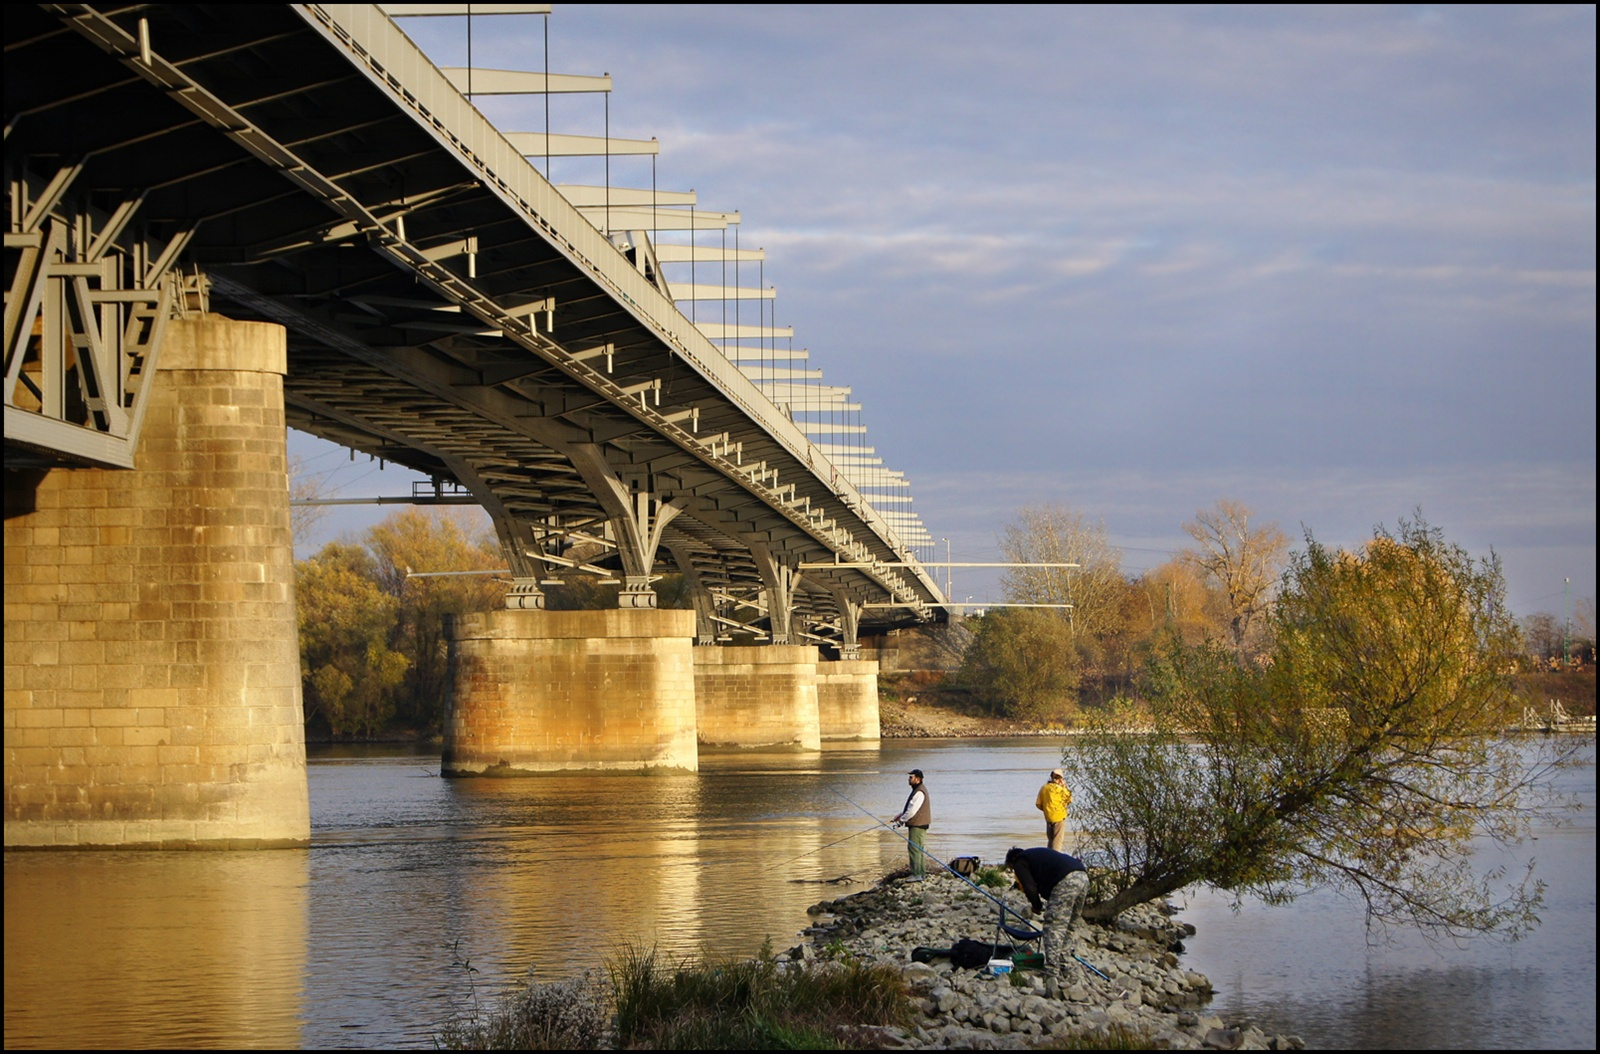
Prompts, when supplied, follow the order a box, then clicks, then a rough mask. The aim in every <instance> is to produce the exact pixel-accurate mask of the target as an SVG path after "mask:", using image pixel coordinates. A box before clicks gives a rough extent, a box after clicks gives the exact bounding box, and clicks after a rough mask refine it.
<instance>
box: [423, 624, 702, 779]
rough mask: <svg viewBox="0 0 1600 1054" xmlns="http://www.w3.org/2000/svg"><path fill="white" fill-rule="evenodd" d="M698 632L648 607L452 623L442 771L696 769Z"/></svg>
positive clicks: (512, 772)
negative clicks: (695, 661) (695, 656)
mask: <svg viewBox="0 0 1600 1054" xmlns="http://www.w3.org/2000/svg"><path fill="white" fill-rule="evenodd" d="M694 633H695V627H694V612H692V611H672V610H658V609H650V608H638V609H628V610H623V609H615V610H611V611H536V610H527V611H494V612H488V613H484V614H473V615H462V616H460V617H458V618H456V619H454V620H453V622H452V624H451V625H450V626H449V627H447V629H446V637H447V639H448V641H449V648H450V674H451V697H450V704H449V711H448V713H447V714H446V716H445V742H444V757H443V764H442V770H443V773H444V775H446V776H521V775H530V774H534V773H540V772H558V771H565V770H571V769H600V770H613V771H615V770H629V769H636V770H645V769H681V770H686V771H691V772H692V771H695V770H696V769H698V768H699V758H698V754H697V752H696V748H695V675H694V661H693V659H692V658H691V652H693V651H695V650H696V649H695V648H694V646H693V645H694ZM702 650H703V649H702Z"/></svg>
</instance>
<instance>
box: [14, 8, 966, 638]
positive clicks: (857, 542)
mask: <svg viewBox="0 0 1600 1054" xmlns="http://www.w3.org/2000/svg"><path fill="white" fill-rule="evenodd" d="M328 10H338V9H336V8H331V7H330V8H328ZM141 19H144V20H146V25H147V29H148V37H149V40H150V42H151V49H152V51H153V53H154V55H155V59H154V61H153V62H152V63H150V64H149V65H143V64H142V60H141V59H140V57H139V55H138V40H139V32H140V27H139V22H140V20H141ZM7 37H8V47H7V61H6V70H5V76H6V108H7V121H8V129H9V131H8V137H7V143H6V164H7V167H8V169H10V170H11V174H12V178H13V179H14V180H15V179H17V178H19V176H20V177H21V178H25V179H26V180H27V181H28V182H29V184H30V185H40V186H42V185H43V184H44V183H46V182H47V181H48V180H49V178H50V177H51V175H52V173H53V172H55V171H57V170H58V169H59V168H60V167H61V166H63V165H65V164H68V163H78V162H81V164H82V168H81V171H79V172H78V174H77V175H76V177H75V178H74V179H73V182H72V186H71V188H70V195H69V197H70V200H73V201H76V202H78V203H79V205H80V207H81V208H83V209H86V210H89V211H90V212H91V213H93V214H96V215H100V214H106V213H109V212H110V211H112V210H114V209H115V208H116V207H117V206H118V205H119V204H121V203H123V202H126V201H131V200H134V199H138V206H137V209H138V211H137V221H136V226H137V228H138V229H139V231H140V232H141V234H142V235H144V236H149V235H150V234H151V233H155V234H157V235H159V236H178V235H180V234H182V233H183V232H186V231H192V232H193V237H192V240H191V241H190V242H189V243H188V247H187V249H186V251H185V253H184V255H183V257H182V260H181V262H182V264H183V265H184V266H185V267H187V268H191V269H192V268H198V269H200V270H202V271H203V272H205V273H206V274H207V275H208V276H209V277H210V278H211V281H212V307H213V309H214V310H219V311H221V312H222V313H224V314H226V315H229V316H230V317H234V318H240V319H260V320H268V321H275V322H278V323H281V324H283V325H284V326H285V327H286V328H287V330H288V339H289V374H288V378H287V382H286V400H287V402H288V404H289V419H290V423H291V424H293V425H294V426H295V427H298V428H301V429H304V430H306V431H308V432H311V433H314V434H317V435H321V436H324V437H326V438H329V439H332V440H334V441H336V442H340V443H343V444H346V445H349V446H351V447H353V448H356V449H360V450H363V451H366V452H369V453H372V454H375V455H378V456H381V457H383V458H385V459H388V460H391V461H394V462H396V463H399V464H402V465H405V466H408V467H410V468H413V469H416V470H417V471H420V472H423V473H426V474H429V475H431V476H434V477H437V478H441V479H447V480H456V481H458V482H461V483H463V484H464V485H468V486H472V487H473V488H474V490H475V493H478V494H480V496H481V497H484V498H485V499H487V500H489V501H490V502H491V503H497V504H498V507H499V508H500V509H501V510H503V512H504V513H505V514H507V515H509V516H511V517H513V518H515V519H516V520H518V521H519V522H521V523H523V524H525V525H527V526H528V527H529V529H530V530H531V531H532V533H533V535H534V536H535V537H544V538H547V539H549V540H550V541H549V542H548V544H550V545H551V546H552V547H553V548H554V549H555V550H559V548H560V545H561V544H562V543H561V541H560V539H561V538H563V537H566V536H567V534H568V532H579V533H591V534H592V533H593V532H595V530H596V529H597V527H596V525H599V524H603V523H604V522H605V521H606V520H607V518H608V507H607V505H606V503H605V502H604V501H603V500H602V495H600V494H598V493H596V488H595V487H594V485H593V478H592V472H591V473H590V475H589V477H587V478H586V476H585V474H584V473H583V472H581V471H580V469H579V466H578V465H577V464H576V463H575V461H574V456H573V452H574V451H579V450H584V451H593V452H597V454H598V456H599V458H600V459H601V460H602V462H603V464H604V466H605V467H606V469H607V470H608V471H609V472H610V473H611V474H612V476H613V477H615V478H616V479H618V480H621V481H622V482H623V483H625V484H626V485H628V486H632V487H637V488H640V489H643V490H647V491H648V492H649V493H651V494H652V495H654V496H656V497H659V498H663V499H664V500H670V501H671V502H672V503H673V504H674V506H675V507H677V508H680V509H681V510H682V511H681V513H679V514H678V515H677V517H676V519H673V520H671V522H670V524H669V525H668V527H667V530H666V533H665V537H664V539H663V545H662V547H661V554H660V561H661V564H663V565H668V566H670V565H671V564H672V563H673V562H674V557H673V555H672V554H673V553H676V554H678V555H679V556H680V557H682V558H683V559H685V560H686V561H687V562H690V563H692V564H693V565H694V568H695V570H696V571H698V573H699V575H700V577H701V579H702V581H703V582H705V583H706V584H707V585H710V586H712V587H727V588H749V589H753V588H754V587H756V586H758V585H759V584H760V582H761V576H760V573H759V571H758V569H757V566H756V562H755V560H754V559H753V558H752V556H751V549H750V546H751V545H752V544H754V545H756V546H758V547H762V548H765V549H767V550H768V551H770V552H772V553H774V554H776V555H777V556H778V557H779V558H780V559H781V560H783V561H784V562H786V563H788V564H790V565H794V564H797V563H799V562H820V561H829V560H834V559H836V558H840V557H842V558H843V559H845V560H849V561H851V562H855V563H860V562H863V560H865V561H866V562H869V563H870V562H872V561H879V562H883V563H894V562H899V561H905V560H907V559H908V558H909V554H908V553H907V552H906V551H905V548H904V547H903V546H902V545H901V544H900V543H899V542H898V540H897V538H896V537H895V536H894V535H893V532H892V531H889V530H887V529H885V527H884V524H883V522H882V521H881V520H880V519H876V514H874V513H873V512H872V511H871V510H870V508H868V507H867V505H866V503H865V502H864V501H863V500H862V499H861V497H860V495H859V494H857V493H855V491H854V490H853V488H851V487H850V486H849V485H848V484H840V483H839V482H838V481H837V476H838V474H837V473H835V472H833V471H832V468H831V466H829V465H828V464H827V462H826V460H825V459H823V458H821V457H820V455H819V454H817V453H816V452H815V451H814V450H812V449H799V448H797V447H796V445H795V444H794V443H793V442H792V441H789V440H787V439H786V438H785V435H786V430H785V428H784V427H782V426H783V425H784V422H782V421H779V422H777V425H776V426H775V425H774V424H773V420H772V419H773V418H775V417H778V416H781V414H780V412H779V411H778V410H777V409H776V408H775V407H773V406H772V405H771V404H770V403H769V402H766V401H765V400H764V399H763V398H762V397H760V396H759V393H755V390H754V388H753V387H751V386H748V385H746V386H744V387H740V385H739V384H738V383H735V382H730V380H729V379H728V375H727V374H724V373H719V372H718V369H719V367H714V366H708V365H707V362H706V356H705V353H706V352H708V351H709V352H711V353H712V354H713V355H714V354H715V351H714V349H713V348H711V346H710V345H709V342H701V345H694V346H690V345H686V344H685V343H684V341H683V340H682V339H681V336H680V335H678V334H677V332H676V331H669V329H668V328H663V324H662V323H661V322H660V311H661V308H660V305H659V304H657V303H655V302H653V301H652V302H650V303H645V302H644V301H645V300H648V299H649V298H648V297H632V296H629V295H625V294H624V295H619V294H618V291H617V289H618V287H617V286H616V284H615V282H612V281H609V280H608V279H607V268H612V267H614V266H615V265H616V264H617V263H618V262H619V261H622V262H624V263H625V260H624V258H623V257H622V256H621V254H620V253H619V252H618V251H617V250H615V249H613V248H612V247H611V246H610V244H609V243H604V244H602V245H601V246H600V248H599V249H596V248H595V247H594V246H595V238H596V237H597V232H595V231H594V229H593V227H592V226H589V225H588V224H587V223H586V221H583V220H581V218H580V219H578V220H577V221H576V223H577V224H578V226H574V225H573V220H572V217H576V216H577V215H578V214H577V213H576V211H575V210H568V211H570V213H571V215H570V216H568V215H566V213H563V212H561V209H560V208H558V207H555V206H551V209H550V211H551V213H552V215H550V216H544V215H537V214H534V213H533V212H531V211H530V208H529V206H528V202H527V201H525V200H520V199H517V198H516V196H515V195H514V194H511V193H510V192H509V191H508V190H507V186H506V185H505V184H504V183H502V184H501V185H498V186H496V185H490V181H489V180H487V179H486V178H485V176H484V173H483V171H482V170H481V168H480V169H475V168H474V167H473V165H472V164H471V163H470V160H471V159H470V158H468V157H466V156H465V152H464V150H463V149H462V148H461V147H460V146H459V145H455V146H452V145H451V144H450V143H449V142H445V141H443V139H445V138H447V136H446V133H447V132H448V131H449V129H448V128H445V127H444V126H442V125H441V124H440V123H439V122H434V123H433V124H429V123H428V121H427V120H426V114H421V115H419V113H418V112H417V111H415V110H407V109H406V108H405V107H404V106H403V105H397V103H396V99H395V93H394V91H392V90H390V88H388V87H386V86H385V84H384V82H383V76H384V75H383V74H382V72H381V71H379V72H374V69H373V68H372V65H371V64H370V63H369V64H368V66H367V67H365V68H363V67H362V66H361V65H360V64H359V63H358V62H357V61H356V60H353V59H352V57H351V54H350V49H349V48H342V47H340V46H338V42H337V41H336V40H335V39H333V38H332V37H331V36H330V31H329V30H328V28H327V27H326V26H324V27H322V28H320V29H319V27H318V25H317V24H316V20H315V18H314V17H313V16H312V15H311V14H308V13H307V11H306V10H305V9H302V8H299V7H296V6H293V5H227V6H224V5H213V4H190V5H127V6H112V5H103V6H102V5H82V6H79V5H70V6H69V5H40V6H25V7H24V6H18V7H13V8H10V9H8V13H7ZM428 68H429V69H431V67H428ZM391 87H392V86H391ZM529 172H531V169H530V170H529ZM536 175H537V174H536V173H535V174H534V176H536ZM534 176H529V175H528V174H527V173H518V174H517V179H519V180H528V179H532V178H534ZM64 200H66V199H65V198H64ZM469 239H470V241H469ZM469 249H470V250H471V253H470V259H469V254H468V250H469ZM608 253H609V254H613V255H612V256H607V255H606V254H608ZM596 261H600V263H603V264H604V265H605V266H604V267H601V266H598V265H597V264H596ZM661 303H664V304H666V305H667V307H668V308H669V309H670V301H669V300H666V298H665V297H662V298H661ZM652 312H656V314H652ZM552 323H553V325H552ZM669 328H670V327H669ZM714 437H722V438H721V439H720V441H719V440H718V439H716V438H714ZM763 463H764V464H765V466H766V468H767V469H768V470H770V471H771V472H773V473H775V474H776V475H775V478H773V477H766V476H765V474H764V473H755V472H751V471H750V469H751V467H752V466H756V465H761V464H763ZM613 511H614V510H613ZM663 569H664V568H663ZM841 590H842V591H843V593H844V594H847V595H849V596H850V597H851V598H852V599H853V600H854V601H856V602H879V601H883V600H885V599H888V598H889V597H891V596H892V597H894V598H895V599H897V600H902V601H904V602H906V603H907V604H908V605H910V606H906V607H902V608H897V609H894V608H882V609H868V610H867V611H866V612H865V613H864V617H863V624H864V625H867V624H871V623H878V624H885V625H888V624H904V623H906V622H910V621H916V620H919V619H920V618H923V617H926V614H927V612H926V609H923V610H920V611H919V610H918V609H917V608H916V607H915V605H917V604H919V603H937V602H938V600H940V599H941V598H940V597H939V594H938V589H937V586H936V585H935V584H933V583H932V581H931V580H930V579H929V578H928V577H927V575H926V574H925V573H923V572H922V571H921V570H920V569H912V570H910V571H904V570H885V569H882V568H867V569H862V568H851V569H841V570H839V571H827V572H818V571H806V572H805V573H804V574H803V575H802V576H801V578H800V582H799V585H798V592H797V595H796V602H797V603H796V607H797V611H798V612H799V613H801V614H803V615H804V614H809V615H813V616H815V617H818V618H825V617H829V616H832V615H834V614H837V612H836V602H837V599H838V596H839V595H841V594H840V593H839V591H841Z"/></svg>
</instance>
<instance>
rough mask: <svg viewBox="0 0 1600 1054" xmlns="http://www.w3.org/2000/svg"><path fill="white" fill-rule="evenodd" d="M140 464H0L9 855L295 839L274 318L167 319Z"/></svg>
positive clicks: (295, 661)
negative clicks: (13, 467)
mask: <svg viewBox="0 0 1600 1054" xmlns="http://www.w3.org/2000/svg"><path fill="white" fill-rule="evenodd" d="M161 367H162V368H161V369H160V370H158V371H157V372H156V373H155V374H154V375H153V376H152V377H151V378H150V379H149V381H148V383H152V384H154V386H155V389H154V392H153V393H152V395H151V399H152V402H151V403H150V407H149V410H148V411H147V414H146V417H145V421H144V428H143V431H142V433H141V435H140V440H139V447H138V450H137V454H136V457H135V464H136V465H137V467H136V468H134V469H131V470H111V469H88V468H84V469H64V468H63V469H53V470H51V471H49V472H43V473H40V472H22V471H17V472H12V471H8V472H7V473H6V495H5V497H6V514H5V515H6V520H5V642H6V643H5V651H6V654H5V667H6V673H5V678H6V680H5V779H6V813H5V844H6V846H7V847H8V848H10V847H47V846H62V847H86V846H103V847H108V848H129V847H144V848H173V847H194V848H213V847H215V848H233V847H257V846H261V847H266V846H293V845H305V844H306V843H307V842H308V841H309V838H310V813H309V809H308V804H307V795H306V769H305V765H306V762H305V738H304V730H303V721H302V712H301V700H300V656H299V643H298V639H297V633H296V623H295V608H294V554H293V544H292V540H291V537H290V531H289V491H288V476H287V469H286V455H285V449H284V442H285V430H284V409H283V374H284V369H285V342H284V331H283V329H282V327H280V326H276V325H271V324H267V323H257V322H234V321H230V320H227V319H224V318H221V317H219V316H215V315H202V316H199V317H194V318H190V319H187V320H175V321H173V322H171V323H169V324H168V327H167V331H166V338H165V342H164V345H163V350H162V353H161Z"/></svg>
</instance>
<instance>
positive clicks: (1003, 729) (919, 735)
mask: <svg viewBox="0 0 1600 1054" xmlns="http://www.w3.org/2000/svg"><path fill="white" fill-rule="evenodd" d="M878 727H879V734H880V735H882V736H883V738H884V739H973V738H983V737H989V736H1006V737H1009V736H1062V735H1065V734H1066V733H1065V732H1064V731H1063V730H1062V729H1059V728H1040V727H1038V726H1036V725H1030V724H1027V723H1024V722H1019V721H1012V720H1008V719H1006V718H1002V717H979V716H976V715H972V714H963V713H959V712H957V711H955V710H951V709H948V708H945V707H939V706H928V705H925V704H919V703H917V702H915V701H901V700H892V699H883V700H880V701H879V703H878Z"/></svg>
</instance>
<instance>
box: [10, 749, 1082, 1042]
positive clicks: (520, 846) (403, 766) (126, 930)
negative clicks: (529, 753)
mask: <svg viewBox="0 0 1600 1054" xmlns="http://www.w3.org/2000/svg"><path fill="white" fill-rule="evenodd" d="M939 754H943V755H944V760H943V763H942V764H941V759H940V757H938V756H936V755H939ZM1058 756H1059V750H1058V748H1056V747H1055V746H1053V745H1051V744H1048V743H1038V744H1036V745H1035V744H1028V745H1027V746H1025V747H1022V748H1021V749H1013V750H1011V751H1008V752H1007V753H1006V754H1005V755H1003V756H997V755H995V754H994V752H993V751H992V750H982V749H980V750H977V751H974V750H973V749H972V748H971V747H970V746H968V745H964V744H958V743H953V742H952V743H948V744H943V745H942V746H940V747H935V746H934V745H933V744H928V743H919V744H915V745H906V746H889V745H885V746H884V747H882V748H881V749H880V748H879V747H877V746H873V747H870V748H867V749H859V750H850V749H843V750H839V749H829V750H825V751H822V752H821V753H809V754H806V753H792V752H791V753H774V754H758V753H737V754H727V755H713V756H710V757H708V758H705V759H702V767H701V770H700V772H698V773H695V774H681V775H665V774H652V775H648V776H641V775H625V774H583V775H570V776H562V775H550V776H540V777H531V778H527V779H516V780H510V779H507V780H493V779H465V780H443V779H440V778H439V776H438V768H439V763H438V757H437V755H433V756H427V755H409V756H397V755H395V754H394V753H393V752H390V753H389V754H388V755H372V756H330V755H327V754H323V755H321V756H314V757H313V759H312V763H311V765H310V767H309V776H310V785H311V804H312V845H311V848H310V849H309V850H295V851H291V850H285V851H276V852H236V853H157V852H151V853H81V852H60V853H58V852H39V853H7V854H6V856H5V869H6V870H5V883H6V917H5V922H6V946H5V950H6V981H5V986H6V987H5V1003H6V1026H5V1039H6V1046H7V1047H8V1048H10V1047H157V1048H164V1047H169V1046H172V1047H250V1046H254V1047H290V1048H293V1047H305V1048H327V1047H340V1048H375V1047H401V1046H404V1047H429V1046H432V1045H433V1039H434V1037H435V1036H437V1035H438V1032H439V1029H440V1028H441V1027H442V1026H443V1025H444V1024H445V1023H447V1022H448V1021H450V1020H452V1019H455V1018H457V1017H459V1016H461V1015H462V1014H464V1013H468V1012H470V1011H471V1009H472V1008H473V1007H474V1006H478V1007H487V1006H490V1005H492V1004H493V1003H494V1001H495V1000H496V999H497V998H498V997H499V996H500V995H502V994H505V993H507V992H509V991H511V990H513V989H514V988H515V987H517V986H518V985H520V983H521V981H522V980H523V978H525V976H526V975H527V973H528V971H529V970H530V968H531V969H533V970H534V971H535V973H536V976H538V977H539V978H540V979H543V980H553V979H556V978H560V977H565V976H571V975H573V974H575V973H577V972H579V971H581V970H584V969H597V968H604V965H605V963H606V961H607V959H608V958H611V957H613V956H614V955H616V954H617V953H618V952H619V951H620V950H622V949H623V948H625V947H632V948H635V949H639V950H648V949H651V948H655V949H656V950H657V951H658V952H659V953H660V954H661V955H663V956H665V957H667V958H668V959H673V958H677V957H682V956H691V955H696V954H700V953H702V952H705V953H710V954H712V955H719V956H730V957H742V956H747V955H751V954H753V953H755V952H756V951H757V950H759V949H760V948H761V946H762V944H763V942H765V941H766V940H768V939H769V938H770V940H771V942H772V946H773V948H774V950H776V951H780V952H781V951H783V950H785V949H787V948H789V947H791V946H793V945H794V944H796V943H798V936H797V935H798V932H799V931H800V930H801V929H802V928H803V927H804V926H805V925H807V923H808V922H809V921H810V920H809V919H808V917H807V915H806V909H807V908H808V907H809V906H811V905H813V904H815V903H817V902H818V901H821V900H825V899H833V898H835V897H839V896H842V895H844V894H845V893H848V892H851V891H853V890H856V889H860V888H863V887H864V886H866V885H869V884H871V883H872V882H875V881H876V880H877V879H878V878H879V877H881V876H882V875H883V874H885V873H886V872H887V871H890V870H893V869H895V868H898V867H901V866H903V864H904V862H905V858H906V850H905V844H904V843H903V842H901V841H899V840H898V839H896V838H895V837H894V836H892V835H891V834H889V833H888V832H887V831H885V830H883V829H882V828H879V827H876V826H875V825H874V823H873V819H872V817H871V816H867V815H863V814H862V813H861V812H859V811H857V810H856V809H854V808H853V807H852V806H850V805H848V804H847V803H845V802H844V801H843V800H841V798H840V797H839V794H840V793H843V794H846V795H848V796H850V797H851V798H854V799H855V800H856V801H858V802H861V803H862V804H863V805H865V806H870V808H871V809H872V810H873V811H874V814H875V815H877V816H880V817H885V818H886V817H889V816H892V815H894V813H895V812H897V811H898V810H899V809H900V807H901V804H902V802H903V800H904V796H905V777H904V775H903V773H904V771H905V769H906V768H908V767H911V766H913V765H917V766H920V767H924V768H927V769H928V770H929V778H930V783H931V785H932V787H933V793H934V795H935V831H934V832H933V834H932V836H931V837H930V841H929V848H930V849H931V850H933V851H934V852H935V853H937V854H938V855H940V856H941V857H948V856H955V855H960V854H963V853H972V852H981V853H983V854H984V855H985V856H987V857H989V858H991V859H992V858H993V857H994V856H995V854H996V853H999V854H1003V852H1004V849H1005V847H1006V846H1008V845H1010V844H1013V842H1014V841H1015V840H1016V839H1017V838H1019V837H1022V838H1026V837H1028V835H1027V834H1024V833H1023V832H1032V831H1033V829H1034V828H1035V827H1036V826H1037V822H1036V819H1035V817H1036V815H1037V814H1036V812H1035V810H1034V809H1033V808H1032V803H1033V796H1034V794H1035V792H1036V791H1037V787H1038V783H1039V781H1040V780H1041V779H1042V776H1043V773H1044V772H1046V771H1048V769H1049V768H1050V767H1051V766H1052V765H1053V764H1054V763H1055V758H1056V757H1058ZM996 757H1000V760H1001V762H1002V763H1001V765H1000V767H999V768H996V767H995V759H996ZM941 770H942V771H941ZM958 772H959V775H958ZM958 788H959V789H958ZM840 878H845V879H846V881H844V882H840V883H835V882H833V881H832V880H835V879H840Z"/></svg>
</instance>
